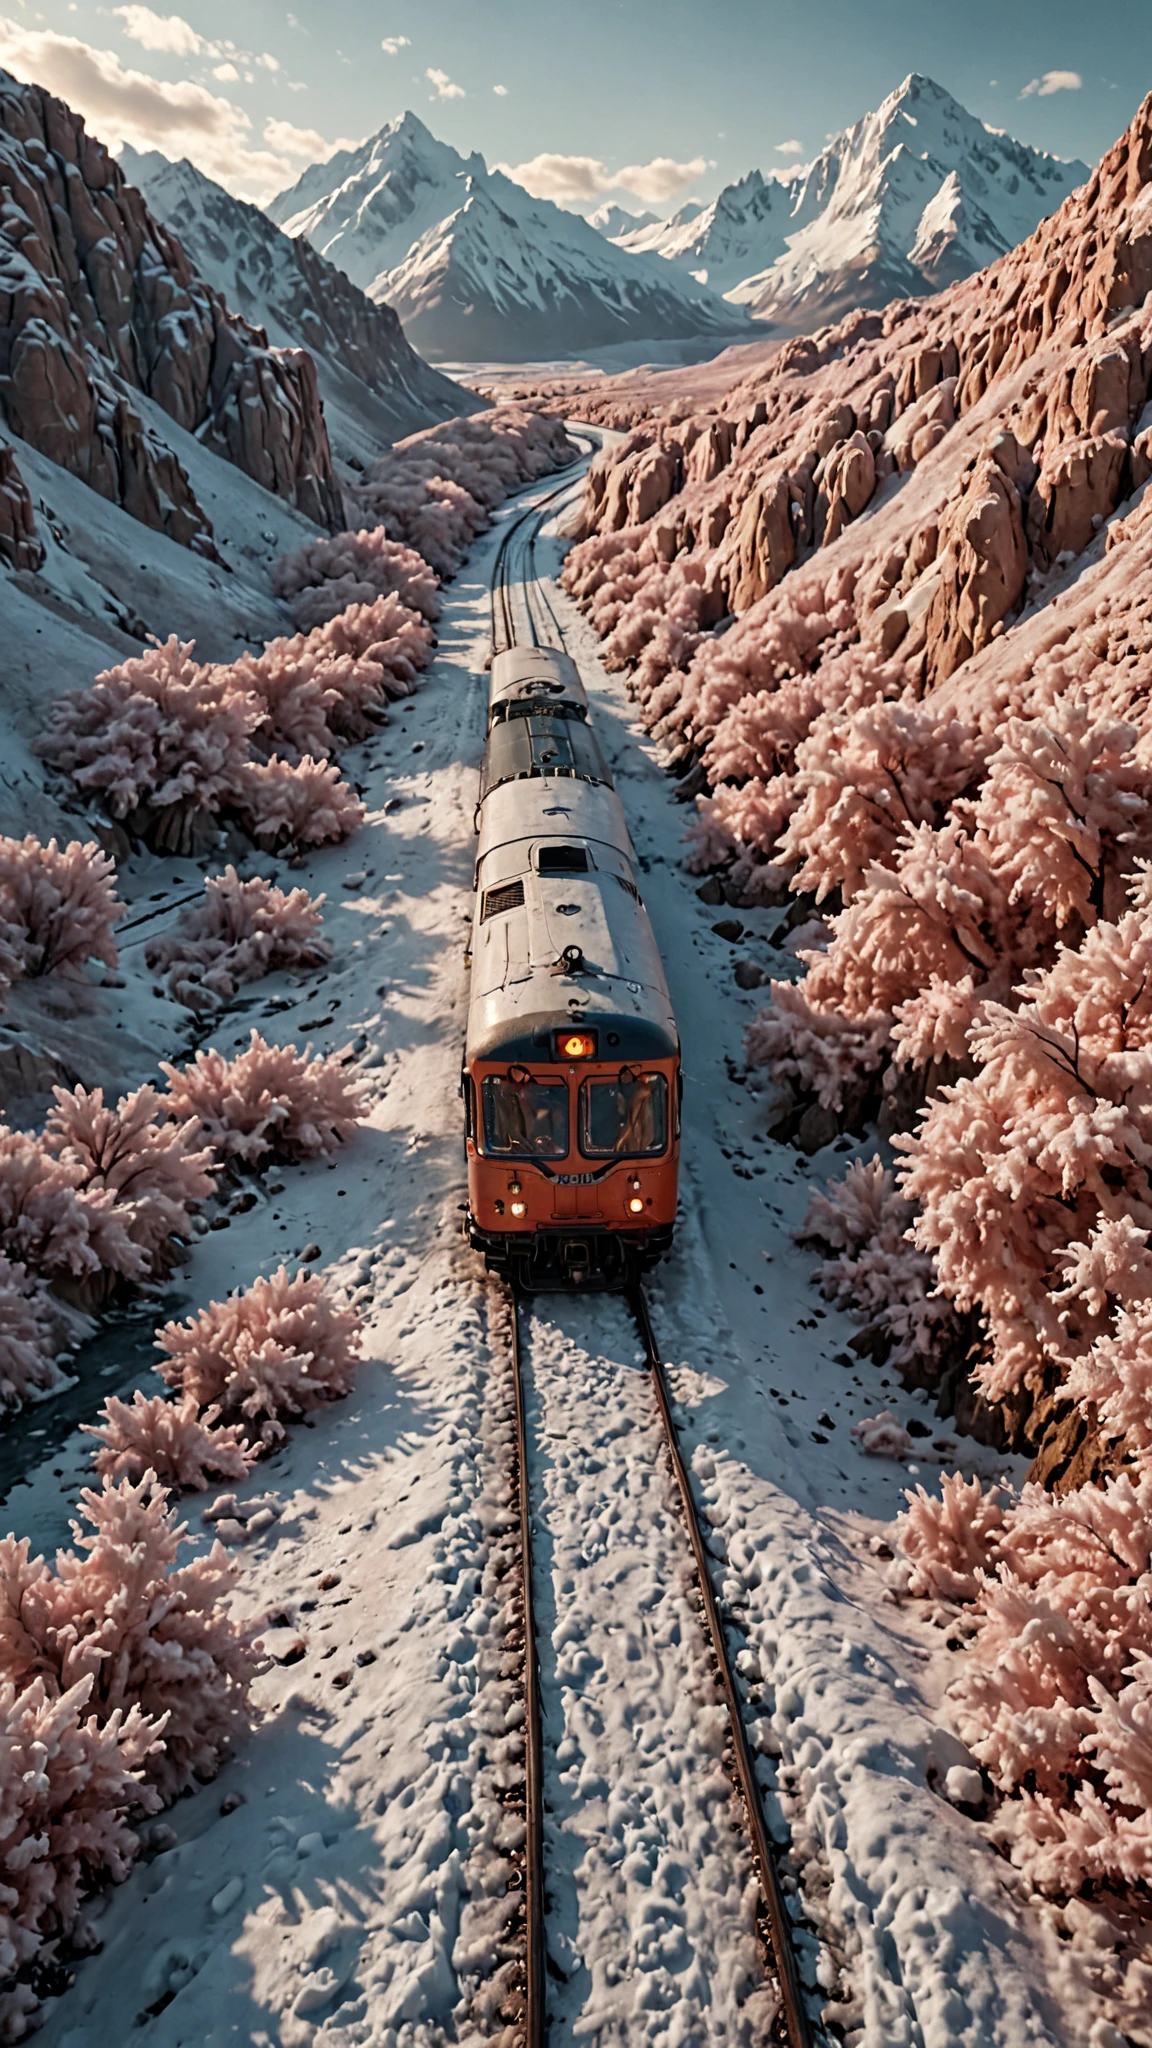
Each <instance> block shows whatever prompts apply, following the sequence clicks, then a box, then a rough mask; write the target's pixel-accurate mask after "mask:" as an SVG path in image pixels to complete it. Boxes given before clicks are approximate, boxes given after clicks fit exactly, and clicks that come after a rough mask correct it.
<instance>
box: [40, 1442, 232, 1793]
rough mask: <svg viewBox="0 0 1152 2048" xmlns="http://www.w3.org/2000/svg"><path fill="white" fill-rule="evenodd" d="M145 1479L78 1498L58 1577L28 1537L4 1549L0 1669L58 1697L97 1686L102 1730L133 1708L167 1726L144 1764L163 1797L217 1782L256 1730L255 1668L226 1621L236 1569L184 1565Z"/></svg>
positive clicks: (179, 1527) (212, 1563) (223, 1563)
mask: <svg viewBox="0 0 1152 2048" xmlns="http://www.w3.org/2000/svg"><path fill="white" fill-rule="evenodd" d="M167 1499H168V1496H167V1493H166V1491H165V1489H164V1488H163V1487H162V1486H158V1485H157V1484H156V1483H155V1479H154V1476H153V1475H152V1474H151V1473H148V1474H145V1476H144V1477H143V1478H142V1479H141V1480H140V1481H139V1482H138V1483H136V1484H134V1483H133V1482H132V1481H130V1480H128V1479H123V1480H121V1481H120V1482H119V1484H117V1485H113V1484H112V1483H111V1482H109V1481H107V1480H106V1481H105V1483H104V1485H103V1488H102V1489H101V1490H100V1491H99V1492H97V1491H95V1490H94V1489H92V1488H90V1487H89V1488H85V1490H84V1491H83V1492H82V1493H81V1496H80V1512H81V1515H82V1516H83V1518H84V1521H85V1522H87V1523H88V1525H89V1528H90V1530H91V1531H92V1533H91V1534H85V1533H84V1531H83V1528H82V1525H81V1523H79V1522H74V1523H73V1525H72V1528H73V1542H74V1548H73V1549H71V1550H61V1551H58V1552H57V1554H56V1564H55V1570H52V1569H51V1568H50V1567H49V1566H48V1565H47V1564H46V1563H45V1562H44V1560H43V1559H42V1558H33V1557H32V1556H31V1555H30V1551H29V1545H28V1542H27V1540H26V1539H25V1540H24V1541H22V1542H19V1543H18V1542H17V1541H16V1539H15V1538H14V1537H11V1536H7V1537H4V1538H3V1539H0V1671H2V1672H3V1675H4V1676H5V1677H7V1678H8V1679H9V1680H10V1682H11V1683H12V1684H14V1685H15V1686H17V1687H18V1688H22V1687H23V1686H24V1685H26V1684H30V1683H31V1682H32V1681H34V1680H35V1679H36V1678H43V1679H44V1681H45V1684H46V1685H47V1686H48V1687H49V1689H50V1690H55V1691H58V1692H61V1693H64V1692H67V1691H68V1690H69V1688H70V1687H72V1686H74V1685H77V1684H78V1683H80V1681H82V1680H84V1679H88V1680H89V1681H90V1682H91V1687H92V1690H91V1694H90V1696H89V1706H90V1708H91V1711H92V1713H93V1714H94V1715H95V1717H96V1720H97V1722H98V1724H99V1725H100V1726H101V1727H104V1726H107V1725H109V1724H110V1723H111V1722H112V1721H113V1719H114V1717H116V1716H120V1717H123V1716H124V1715H126V1714H130V1713H131V1712H132V1710H133V1709H138V1710H139V1712H140V1713H141V1714H144V1715H146V1716H147V1717H148V1718H149V1720H151V1721H153V1722H156V1723H162V1724H163V1738H164V1739H163V1743H162V1745H161V1746H160V1747H159V1748H158V1749H156V1750H154V1751H153V1752H152V1754H151V1755H149V1756H148V1758H147V1760H146V1762H145V1763H144V1770H145V1775H146V1778H147V1781H148V1783H150V1784H152V1785H154V1786H155V1787H156V1789H157V1790H158V1791H159V1793H160V1795H161V1797H162V1798H163V1799H164V1800H165V1801H168V1800H171V1799H174V1798H175V1797H176V1796H177V1794H178V1793H179V1792H181V1791H182V1790H183V1788H184V1787H185V1785H188V1784H191V1783H192V1781H193V1779H194V1778H197V1779H201V1780H203V1779H206V1778H212V1777H214V1776H215V1775H216V1772H217V1771H218V1769H219V1767H220V1764H221V1762H222V1760H223V1758H224V1757H225V1755H227V1754H228V1752H229V1750H230V1749H231V1748H232V1747H233V1746H234V1744H235V1743H236V1742H237V1741H238V1740H239V1739H240V1738H241V1737H242V1736H244V1735H246V1734H247V1732H248V1730H249V1728H250V1726H251V1720H252V1709H251V1706H250V1703H249V1697H248V1695H249V1691H250V1688H251V1685H252V1681H253V1679H254V1678H255V1676H256V1674H257V1672H258V1670H259V1669H260V1657H259V1654H258V1652H257V1651H256V1649H255V1648H254V1646H253V1640H252V1638H253V1634H254V1631H252V1630H249V1629H247V1628H242V1627H240V1626H239V1625H238V1624H237V1623H235V1622H234V1621H232V1620H231V1618H230V1617H229V1615H228V1612H227V1609H226V1606H225V1604H224V1603H225V1601H226V1599H227V1597H228V1595H229V1594H230V1593H231V1591H232V1589H233V1587H234V1586H235V1584H236V1580H237V1577H238V1572H237V1568H236V1566H235V1565H234V1564H232V1563H230V1562H229V1560H228V1557H227V1555H226V1553H225V1551H224V1549H223V1546H222V1545H221V1544H219V1543H216V1544H214V1545H213V1547H212V1550H211V1551H210V1552H209V1553H208V1555H207V1556H200V1557H197V1558H194V1559H193V1560H192V1561H191V1562H190V1563H188V1564H184V1565H181V1564H180V1563H179V1561H178V1560H179V1554H180V1551H181V1549H182V1548H183V1547H184V1545H185V1542H186V1540H187V1535H186V1530H185V1527H184V1525H183V1524H182V1523H178V1522H177V1521H176V1519H175V1517H174V1515H172V1514H170V1513H169V1512H168V1509H167Z"/></svg>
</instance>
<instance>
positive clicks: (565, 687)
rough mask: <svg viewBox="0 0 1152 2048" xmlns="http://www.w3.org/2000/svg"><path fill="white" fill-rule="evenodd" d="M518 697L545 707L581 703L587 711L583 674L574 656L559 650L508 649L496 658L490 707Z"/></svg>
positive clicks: (555, 648)
mask: <svg viewBox="0 0 1152 2048" xmlns="http://www.w3.org/2000/svg"><path fill="white" fill-rule="evenodd" d="M516 698H527V699H528V700H530V701H531V700H535V701H538V702H540V703H541V704H548V703H561V702H562V703H568V704H579V705H581V706H582V707H583V708H584V709H585V710H586V709H587V706H588V693H587V691H586V690H585V688H584V685H583V683H582V682H581V680H580V671H579V669H578V668H577V666H576V663H575V662H574V661H573V659H572V657H571V655H570V654H562V653H561V652H560V649H559V648H558V647H507V648H505V650H504V652H503V653H502V654H494V655H493V657H492V669H491V673H490V675H489V679H488V707H489V710H491V709H492V707H493V706H494V705H496V704H502V703H506V702H508V701H509V700H514V699H516Z"/></svg>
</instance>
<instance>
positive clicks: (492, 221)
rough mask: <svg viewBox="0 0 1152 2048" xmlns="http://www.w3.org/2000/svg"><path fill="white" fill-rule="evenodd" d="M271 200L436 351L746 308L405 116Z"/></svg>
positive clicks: (653, 331)
mask: <svg viewBox="0 0 1152 2048" xmlns="http://www.w3.org/2000/svg"><path fill="white" fill-rule="evenodd" d="M267 210H268V213H269V215H270V217H271V218H272V220H274V221H275V222H277V224H278V225H279V226H280V227H282V228H283V229H284V230H285V231H286V232H287V233H288V234H289V235H294V236H295V235H304V236H307V238H308V240H309V241H310V242H311V243H312V245H313V247H314V248H316V249H318V250H319V251H320V252H321V254H322V255H324V256H326V257H327V258H328V260H329V262H331V263H335V264H338V265H339V267H340V268H341V270H343V271H344V272H346V274H347V275H348V276H349V277H350V278H351V279H352V281H353V283H355V284H358V285H360V286H361V287H362V288H363V290H365V291H366V292H367V293H368V296H369V298H371V299H374V300H376V301H377V303H379V304H387V305H390V306H392V307H394V308H395V310H396V312H397V313H398V314H399V316H400V318H401V320H402V321H403V323H404V326H405V329H406V331H407V333H408V336H409V339H410V340H411V341H412V342H413V343H414V344H415V346H416V347H418V348H419V349H421V350H422V351H423V352H424V353H425V354H427V355H431V356H433V357H437V358H440V359H444V358H447V359H450V360H451V359H457V360H468V359H472V360H480V359H484V358H489V359H496V360H500V361H505V362H519V361H526V360H528V359H529V358H531V357H534V356H557V355H577V354H582V353H584V352H586V351H587V350H589V349H596V348H604V347H607V346H610V345H612V344H614V343H620V342H629V341H657V340H668V339H684V340H689V339H694V338H697V337H700V338H705V339H708V338H712V337H715V338H717V339H720V338H731V337H732V336H734V335H735V334H737V333H739V332H741V331H743V329H744V323H745V319H746V315H745V314H744V312H743V309H742V308H736V307H733V306H730V305H725V304H724V303H723V302H722V300H720V299H719V298H718V297H717V295H716V294H715V293H714V292H712V291H711V290H710V289H708V287H706V286H703V285H701V284H699V283H698V282H697V280H696V279H695V278H693V277H691V276H689V275H688V274H687V273H686V272H685V271H683V270H681V269H679V268H678V267H677V266H670V265H668V264H665V263H664V262H662V261H661V260H660V259H659V258H658V257H653V256H648V255H643V254H641V255H635V254H633V253H631V252H630V251H626V250H622V249H618V248H617V247H616V246H615V245H614V244H613V243H612V242H609V241H607V240H606V239H605V237H604V236H603V234H601V233H600V232H599V231H598V230H597V229H596V228H595V227H593V226H592V225H591V224H590V223H589V222H588V221H586V220H584V219H583V218H582V217H581V216H580V215H579V214H575V213H566V212H564V210H563V209H562V208H561V207H559V206H554V205H553V204H552V202H551V201H550V200H547V199H534V198H532V197H531V195H530V194H529V193H527V192H525V191H524V190H523V189H522V187H521V186H519V185H516V184H514V183H513V182H512V180H511V179H510V178H507V177H505V176H504V174H503V173H502V172H500V171H489V170H488V169H487V167H486V165H485V163H484V159H483V158H482V157H480V156H476V155H473V156H470V157H462V156H460V155H459V153H458V152H457V151H456V150H454V149H451V148H450V147H449V146H448V145H447V144H446V143H443V142H439V141H437V139H436V137H435V136H434V135H432V134H430V133H429V131H428V129H427V128H426V127H425V126H424V123H423V122H422V121H420V120H418V119H417V117H416V115H415V114H411V113H409V114H405V115H404V116H403V118H402V119H401V120H398V121H393V122H390V123H389V124H388V125H387V126H386V127H384V128H382V129H381V130H380V132H379V134H377V135H373V136H371V137H370V138H369V140H368V141H367V142H365V143H362V144H361V145H360V146H359V147H358V148H357V149H354V150H344V151H341V152H340V153H339V154H338V155H337V156H334V157H332V158H331V159H330V161H329V162H328V163H326V164H313V165H311V166H310V167H309V169H308V170H306V171H305V172H304V174H303V176H302V177H301V178H300V179H298V181H297V183H296V184H295V185H294V186H293V187H292V188H291V190H290V191H287V192H282V193H280V194H279V196H278V197H277V198H276V199H274V200H272V202H271V203H270V205H269V207H268V209H267Z"/></svg>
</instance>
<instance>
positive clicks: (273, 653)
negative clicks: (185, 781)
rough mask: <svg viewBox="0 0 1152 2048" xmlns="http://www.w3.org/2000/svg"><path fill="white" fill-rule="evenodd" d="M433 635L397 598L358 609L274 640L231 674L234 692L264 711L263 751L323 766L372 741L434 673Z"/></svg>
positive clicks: (241, 661) (260, 735)
mask: <svg viewBox="0 0 1152 2048" xmlns="http://www.w3.org/2000/svg"><path fill="white" fill-rule="evenodd" d="M431 643H432V634H431V629H430V628H429V627H428V626H426V625H425V624H424V622H423V620H422V619H421V617H420V616H419V614H418V613H417V612H416V611H413V610H410V609H408V608H407V607H406V606H405V605H403V604H402V603H401V602H400V599H399V598H398V597H396V596H394V595H389V596H386V597H376V598H374V599H373V601H372V602H371V603H370V604H354V605H351V606H350V607H348V608H347V609H346V610H344V611H341V612H340V613H339V614H338V615H337V616H335V617H333V618H331V619H329V620H328V621H327V623H325V624H323V625H320V626H317V627H315V628H314V630H313V631H312V632H310V633H297V634H296V635H295V637H294V638H293V639H284V640H270V641H269V642H268V644H267V646H266V647H265V648H264V650H263V652H262V653H261V654H242V655H241V656H240V658H239V660H238V661H236V662H234V663H233V664H232V667H231V668H230V669H229V670H228V671H227V674H228V675H229V677H230V678H231V687H232V688H233V689H236V690H238V691H239V692H241V693H242V694H243V695H244V696H245V697H246V698H247V697H248V696H251V697H253V698H254V699H255V700H256V701H257V702H258V703H259V704H260V705H261V706H262V707H263V710H262V715H261V718H260V722H259V725H258V727H257V728H256V737H257V740H258V741H259V743H260V745H261V746H266V747H281V748H287V749H288V750H289V751H290V752H292V753H294V754H296V755H309V754H311V755H313V756H315V757H317V758H322V757H324V756H325V755H327V754H330V753H332V752H333V751H334V750H335V749H336V748H337V747H339V746H341V745H344V744H346V743H347V742H349V741H352V740H363V739H367V737H368V735H369V734H370V733H372V732H374V731H375V730H376V727H377V726H378V725H379V723H380V721H381V719H382V718H383V716H384V708H385V706H386V705H387V704H388V702H389V701H390V700H391V699H392V698H395V697H407V696H409V695H410V694H411V692H412V690H413V689H414V688H415V685H416V679H417V677H418V675H419V673H420V671H421V670H422V669H424V668H426V667H427V666H428V661H429V659H430V654H431Z"/></svg>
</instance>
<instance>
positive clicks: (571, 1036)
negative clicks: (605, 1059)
mask: <svg viewBox="0 0 1152 2048" xmlns="http://www.w3.org/2000/svg"><path fill="white" fill-rule="evenodd" d="M560 1056H561V1058H562V1059H566V1060H592V1059H595V1057H596V1040H595V1039H594V1038H593V1037H591V1036H590V1034H589V1033H588V1032H586V1031H570V1032H568V1033H564V1032H561V1034H560Z"/></svg>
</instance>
